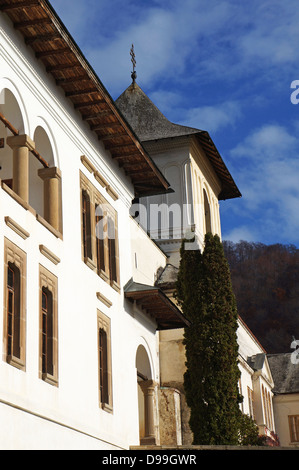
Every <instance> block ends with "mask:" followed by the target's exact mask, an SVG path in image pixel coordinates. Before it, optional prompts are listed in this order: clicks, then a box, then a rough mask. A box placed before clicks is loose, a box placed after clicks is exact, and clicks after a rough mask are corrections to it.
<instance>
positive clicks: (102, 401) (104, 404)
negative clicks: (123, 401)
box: [97, 310, 113, 413]
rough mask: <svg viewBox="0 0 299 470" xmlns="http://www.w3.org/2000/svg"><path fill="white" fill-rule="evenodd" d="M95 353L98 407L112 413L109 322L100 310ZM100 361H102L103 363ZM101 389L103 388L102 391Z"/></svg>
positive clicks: (98, 311)
mask: <svg viewBox="0 0 299 470" xmlns="http://www.w3.org/2000/svg"><path fill="white" fill-rule="evenodd" d="M104 336H105V339H106V344H105V345H103V348H102V347H101V346H102V345H101V341H100V339H101V337H104ZM97 351H98V389H99V406H100V408H102V409H103V410H104V411H107V412H109V413H113V397H112V395H113V394H112V359H111V320H110V318H108V317H107V316H106V315H105V314H104V313H102V312H101V311H100V310H97ZM101 359H102V360H103V361H104V363H103V362H102V360H101ZM103 387H105V389H104V390H103Z"/></svg>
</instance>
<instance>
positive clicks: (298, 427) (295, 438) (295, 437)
mask: <svg viewBox="0 0 299 470" xmlns="http://www.w3.org/2000/svg"><path fill="white" fill-rule="evenodd" d="M288 421H289V431H290V441H291V442H299V415H288ZM292 421H294V422H293V423H292ZM294 427H295V430H294Z"/></svg>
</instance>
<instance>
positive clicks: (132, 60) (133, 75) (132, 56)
mask: <svg viewBox="0 0 299 470" xmlns="http://www.w3.org/2000/svg"><path fill="white" fill-rule="evenodd" d="M130 56H131V62H132V64H133V72H132V73H131V78H132V80H133V83H135V80H136V78H137V73H136V71H135V67H136V58H135V51H134V44H132V47H131V50H130Z"/></svg>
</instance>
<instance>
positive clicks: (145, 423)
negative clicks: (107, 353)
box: [135, 344, 156, 444]
mask: <svg viewBox="0 0 299 470" xmlns="http://www.w3.org/2000/svg"><path fill="white" fill-rule="evenodd" d="M135 365H136V370H137V387H138V411H139V438H140V444H155V443H156V437H155V416H154V410H155V383H154V380H153V371H152V366H151V360H150V355H149V354H148V351H147V349H146V348H145V346H144V345H142V344H140V345H139V346H138V348H137V351H136V363H135Z"/></svg>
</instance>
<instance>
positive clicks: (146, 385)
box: [139, 380, 156, 445]
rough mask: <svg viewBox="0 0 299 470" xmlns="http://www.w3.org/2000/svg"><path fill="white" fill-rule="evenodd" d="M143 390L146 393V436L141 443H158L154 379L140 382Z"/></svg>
mask: <svg viewBox="0 0 299 470" xmlns="http://www.w3.org/2000/svg"><path fill="white" fill-rule="evenodd" d="M139 385H140V387H141V390H142V391H143V393H144V424H145V436H144V438H143V439H142V442H141V444H149V445H151V444H156V435H155V422H154V410H155V406H154V394H155V383H154V381H153V380H144V381H142V382H139Z"/></svg>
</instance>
